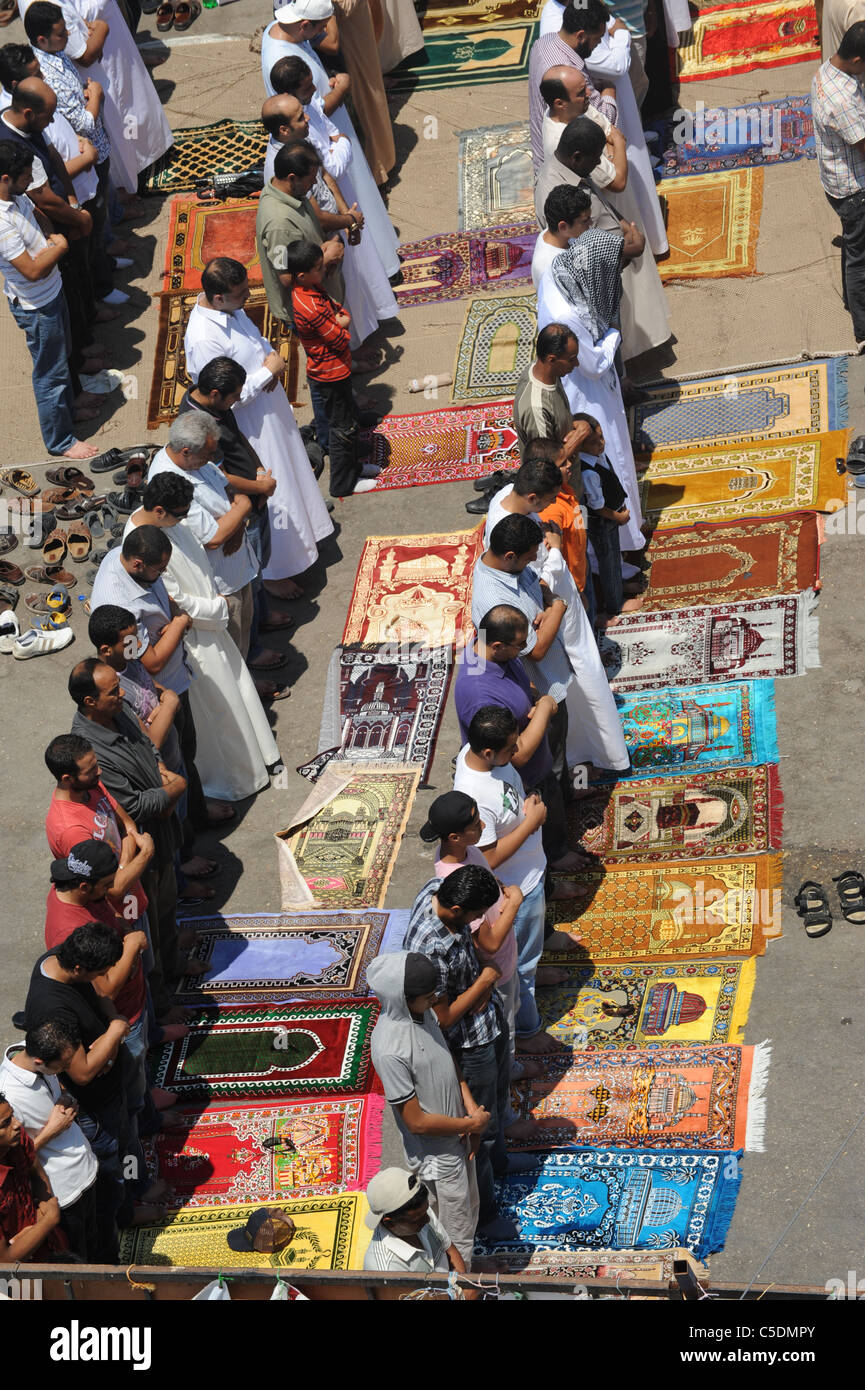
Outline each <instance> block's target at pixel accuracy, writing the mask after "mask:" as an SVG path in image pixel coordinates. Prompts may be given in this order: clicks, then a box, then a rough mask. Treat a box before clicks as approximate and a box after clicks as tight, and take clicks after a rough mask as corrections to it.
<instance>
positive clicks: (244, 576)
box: [148, 411, 285, 670]
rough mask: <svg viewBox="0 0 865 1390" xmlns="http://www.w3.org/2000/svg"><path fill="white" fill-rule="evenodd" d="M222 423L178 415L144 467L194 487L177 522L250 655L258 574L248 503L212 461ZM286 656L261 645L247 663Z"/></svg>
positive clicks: (260, 664) (269, 663)
mask: <svg viewBox="0 0 865 1390" xmlns="http://www.w3.org/2000/svg"><path fill="white" fill-rule="evenodd" d="M221 432H222V427H221V426H220V424H219V422H218V421H217V420H214V419H213V417H212V416H211V415H205V414H200V413H198V412H196V411H187V412H186V413H185V414H183V415H178V416H177V419H176V420H174V421H173V422H172V424H171V428H170V429H169V431H168V443H167V445H166V446H165V447H164V448H163V449H160V450H159V453H158V454H155V455H154V457H153V459H152V461H151V464H150V469H149V472H148V478H149V479H152V478H155V477H156V476H157V474H159V473H177V474H179V475H180V476H181V477H184V478H188V479H189V481H190V482H191V483H192V486H193V488H194V492H193V497H192V505H191V506H190V509H189V515H188V516H186V517H185V518H184V519H183V520H182V521H181V523H180V524H181V525H182V526H188V527H189V529H190V531H192V533H193V535H194V536H195V537H196V539H197V540H199V541H200V542H201V544H202V545H203V546H204V549H205V550H206V551H207V556H208V559H209V560H210V564H211V567H212V569H213V574H214V578H215V580H216V587H217V588H218V590H219V592H220V594H222V596H223V597H224V598H225V600H226V602H227V604H228V633H229V636H230V637H231V638H232V639H233V640H234V642H235V643H236V645H237V648H238V650H239V652H240V654H241V656H242V657H243V658H244V660H246V658H247V656H248V654H249V639H250V632H251V629H252V617H253V593H252V585H253V581H254V580H255V579H256V578H257V576H258V565H257V563H256V559H255V554H254V552H253V549H252V546H251V545H250V543H249V540H248V538H247V535H246V524H247V521H248V519H249V516H250V513H251V511H252V502H251V500H250V498H249V497H247V496H245V495H244V494H242V493H235V492H234V489H233V488H232V487H231V485H230V483H229V481H228V479H227V478H226V476H225V474H224V473H223V472H222V470H221V468H219V467H217V465H216V464H215V463H214V462H213V460H214V459H215V458H218V457H219V456H220V454H221V452H222V450H221V446H220V442H219V437H220V434H221ZM284 660H285V658H284V657H283V656H281V655H280V653H279V652H274V651H270V650H265V651H263V652H261V653H260V654H259V656H257V657H256V658H255V660H254V662H253V663H252V665H253V667H254V669H256V670H261V669H270V668H271V667H274V666H280V665H282V663H283V662H284Z"/></svg>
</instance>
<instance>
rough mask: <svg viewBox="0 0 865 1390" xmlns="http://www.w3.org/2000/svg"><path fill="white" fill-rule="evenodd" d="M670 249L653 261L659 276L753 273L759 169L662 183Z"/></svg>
mask: <svg viewBox="0 0 865 1390" xmlns="http://www.w3.org/2000/svg"><path fill="white" fill-rule="evenodd" d="M658 192H659V194H662V195H663V196H664V197H665V198H666V200H667V240H668V241H669V243H670V250H669V252H668V253H667V255H665V256H664V258H663V259H662V260H660V261H658V273H659V274H660V276H661V279H662V280H665V281H666V280H717V279H719V278H720V277H722V276H723V277H730V276H742V275H754V274H755V273H756V265H755V262H756V256H757V238H758V236H759V235H760V212H761V209H762V206H763V170H762V169H735V170H728V171H726V172H723V173H718V174H695V175H694V177H693V178H690V179H687V180H685V181H680V180H676V181H675V182H672V183H662V184H660V186H659V188H658Z"/></svg>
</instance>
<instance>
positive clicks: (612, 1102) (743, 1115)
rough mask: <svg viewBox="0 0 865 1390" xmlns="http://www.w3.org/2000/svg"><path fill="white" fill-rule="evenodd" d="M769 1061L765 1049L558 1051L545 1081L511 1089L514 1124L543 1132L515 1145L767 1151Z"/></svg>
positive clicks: (545, 1062)
mask: <svg viewBox="0 0 865 1390" xmlns="http://www.w3.org/2000/svg"><path fill="white" fill-rule="evenodd" d="M770 1060H771V1047H770V1045H769V1044H768V1043H762V1044H761V1045H760V1046H759V1047H693V1046H685V1047H669V1048H662V1049H659V1050H658V1051H657V1052H652V1051H649V1050H648V1049H646V1050H644V1051H638V1052H620V1053H616V1052H608V1053H601V1052H573V1053H571V1054H570V1056H562V1055H561V1054H560V1053H553V1054H552V1055H550V1056H548V1057H543V1058H541V1065H542V1066H543V1068H544V1075H543V1076H539V1077H535V1078H534V1079H533V1080H531V1081H518V1082H516V1083H514V1084H513V1085H512V1086H511V1104H512V1106H513V1109H514V1110H515V1112H516V1114H517V1117H518V1118H519V1119H521V1120H533V1121H534V1122H535V1124H537V1125H539V1126H540V1127H541V1129H542V1130H543V1134H542V1136H540V1137H539V1138H538V1139H532V1140H526V1141H524V1142H520V1143H514V1144H510V1142H509V1147H511V1148H515V1149H574V1148H581V1147H583V1146H584V1145H587V1144H613V1145H615V1146H616V1147H617V1148H628V1149H630V1148H641V1149H697V1148H699V1149H716V1150H717V1149H722V1150H723V1149H752V1150H757V1151H762V1150H763V1148H764V1142H763V1137H764V1129H765V1095H766V1081H767V1077H768V1071H769V1062H770Z"/></svg>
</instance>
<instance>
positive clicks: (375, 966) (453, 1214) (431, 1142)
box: [367, 951, 490, 1268]
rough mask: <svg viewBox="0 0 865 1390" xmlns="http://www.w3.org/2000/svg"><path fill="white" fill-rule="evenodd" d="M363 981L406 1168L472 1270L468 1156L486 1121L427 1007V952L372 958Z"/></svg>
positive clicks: (430, 996)
mask: <svg viewBox="0 0 865 1390" xmlns="http://www.w3.org/2000/svg"><path fill="white" fill-rule="evenodd" d="M367 980H368V982H369V986H370V988H371V989H372V990H373V991H374V993H375V995H376V996H377V998H378V1000H379V1002H380V1004H381V1014H380V1016H379V1019H378V1022H377V1023H376V1025H375V1028H374V1030H373V1035H372V1044H371V1046H372V1061H373V1065H374V1067H375V1069H376V1071H377V1072H378V1074H379V1076H380V1077H381V1081H382V1085H383V1086H384V1093H385V1097H386V1098H387V1100H388V1102H389V1104H390V1106H391V1108H392V1111H393V1116H394V1119H395V1120H396V1124H397V1128H398V1129H399V1131H400V1134H401V1136H402V1142H403V1148H404V1150H405V1158H406V1165H407V1167H409V1168H410V1169H411V1170H412V1171H413V1172H415V1173H417V1174H418V1176H419V1177H420V1178H422V1179H423V1181H424V1183H425V1184H426V1186H427V1188H428V1189H429V1195H430V1205H431V1206H432V1207H433V1209H434V1211H435V1214H436V1216H437V1217H438V1219H439V1221H440V1222H441V1224H442V1226H444V1228H445V1230H446V1231H447V1232H448V1234H449V1235H450V1238H451V1240H452V1241H453V1244H454V1245H455V1246H456V1248H457V1250H459V1252H460V1254H461V1255H462V1257H463V1260H464V1261H465V1263H466V1267H467V1268H471V1259H472V1251H473V1248H474V1238H475V1228H476V1226H477V1220H478V1187H477V1179H476V1176H475V1162H474V1158H475V1153H476V1151H477V1147H478V1144H479V1142H480V1136H481V1135H482V1134H483V1132H484V1130H485V1129H486V1127H487V1125H488V1124H489V1121H490V1115H489V1111H487V1110H484V1109H483V1108H482V1107H481V1106H478V1105H476V1104H475V1101H474V1099H473V1097H472V1094H471V1091H470V1090H469V1088H468V1085H467V1084H466V1082H465V1081H464V1080H463V1079H462V1077H461V1076H460V1075H459V1073H458V1071H457V1067H456V1064H455V1062H454V1059H453V1055H452V1053H451V1050H450V1048H449V1047H448V1045H447V1043H446V1042H445V1039H444V1035H443V1033H442V1031H441V1028H440V1027H439V1024H438V1019H437V1018H436V1016H435V1013H434V1012H433V1004H434V1003H435V1001H436V999H437V998H438V974H437V971H436V969H435V966H434V965H433V964H432V961H430V960H429V959H428V958H427V957H426V956H423V955H421V954H420V953H418V952H416V951H394V952H392V953H390V954H388V955H383V956H378V957H377V958H376V959H375V960H374V961H373V962H372V964H371V965H370V966H369V969H368V970H367Z"/></svg>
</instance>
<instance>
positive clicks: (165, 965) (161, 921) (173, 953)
mask: <svg viewBox="0 0 865 1390" xmlns="http://www.w3.org/2000/svg"><path fill="white" fill-rule="evenodd" d="M141 883H142V886H143V888H144V891H145V893H146V894H147V897H148V906H147V917H148V921H149V922H150V938H151V942H152V944H153V958H154V961H155V965H154V968H153V970H151V971H150V974H149V975H148V977H147V983H148V985H149V986H150V992H151V994H152V996H153V1008H154V1010H155V1013H156V1017H157V1018H161V1017H162V1016H163V1014H165V1012H166V1011H167V1010H168V1009H170V1008H171V1005H172V1003H173V1000H172V998H171V994H170V986H171V985H173V984H174V982H175V981H176V980H177V979H178V978H179V976H180V974H181V966H182V960H181V953H180V948H179V946H178V943H177V875H176V873H175V871H174V861H173V859H170V860H169V861H168V863H167V864H162V863H158V862H157V860H156V857H155V856H154V858H153V859H152V860H151V861H150V864H149V866H148V869H147V872H146V873H144V874H142V876H141Z"/></svg>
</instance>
